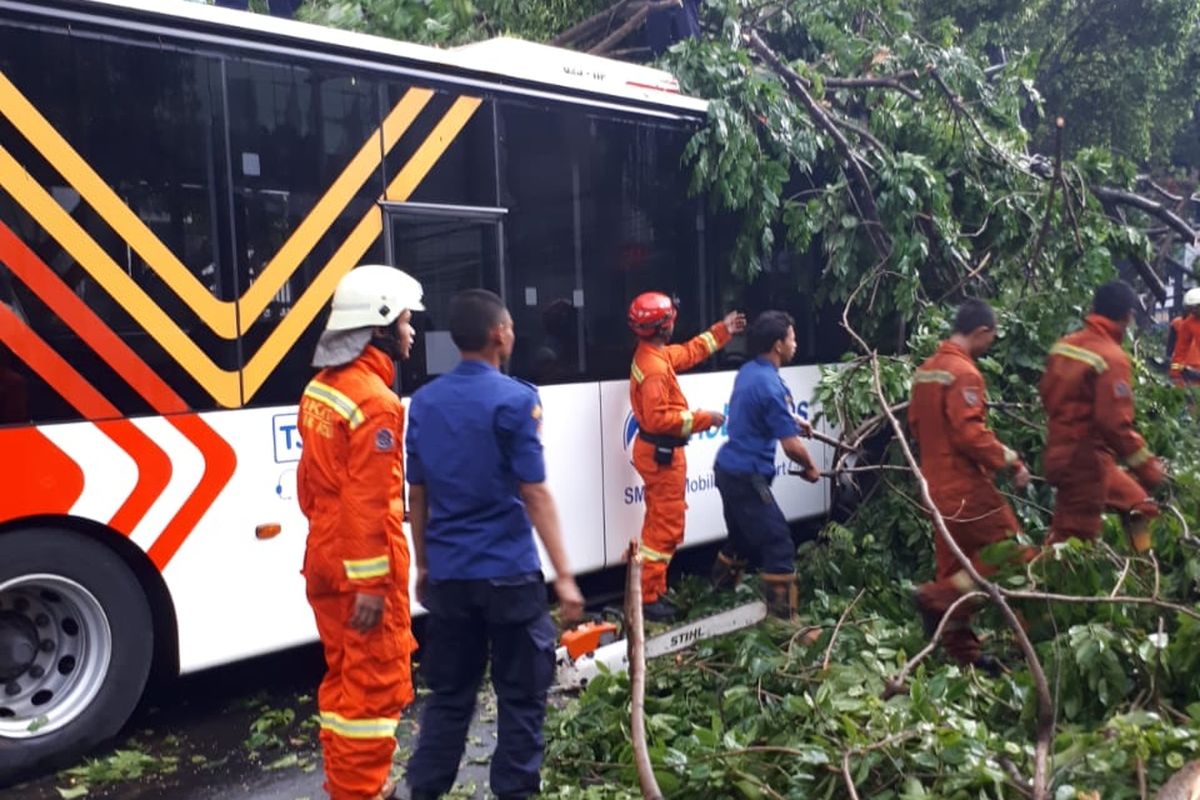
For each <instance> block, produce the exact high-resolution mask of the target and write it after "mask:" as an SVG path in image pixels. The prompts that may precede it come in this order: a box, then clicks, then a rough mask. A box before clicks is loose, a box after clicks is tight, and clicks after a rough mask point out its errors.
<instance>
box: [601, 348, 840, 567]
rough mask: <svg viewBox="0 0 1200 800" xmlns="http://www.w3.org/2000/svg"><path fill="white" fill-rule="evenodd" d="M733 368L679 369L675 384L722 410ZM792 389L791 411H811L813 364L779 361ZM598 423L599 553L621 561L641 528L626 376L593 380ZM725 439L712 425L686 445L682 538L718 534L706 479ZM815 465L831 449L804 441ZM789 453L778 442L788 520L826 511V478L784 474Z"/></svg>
mask: <svg viewBox="0 0 1200 800" xmlns="http://www.w3.org/2000/svg"><path fill="white" fill-rule="evenodd" d="M736 374H737V373H734V372H715V373H707V374H698V375H683V376H680V379H679V383H680V386H681V387H682V388H683V393H684V395H686V396H687V398H688V402H689V404H690V405H691V407H692V408H707V409H713V410H721V411H726V412H727V411H728V409H727V406H728V403H729V395H730V394H731V393H732V391H733V380H734V377H735V376H736ZM781 374H782V376H783V379H784V381H785V382H786V383H787V384H788V386H789V387H790V388H791V390H792V398H793V400H794V401H795V403H796V410H797V413H799V414H800V415H801V416H807V417H810V418H811V417H812V416H813V415H814V414H815V412H816V408H815V406H814V404H813V400H812V395H813V392H814V390H815V389H816V386H817V381H818V380H819V378H820V368H819V367H816V366H804V367H786V368H785V369H783V370H781ZM600 393H601V410H602V412H603V415H602V420H603V422H602V428H603V430H604V486H605V491H604V515H605V521H606V526H607V536H606V554H605V555H606V560H607V563H608V564H609V565H615V564H619V563H621V559H622V557H623V555H624V553H625V549H626V548H627V547H628V546H629V541H630V539H631V538H632V537H635V536H637V535H639V534H640V532H641V529H642V517H643V515H644V512H645V499H644V497H643V485H642V479H641V478H640V477H639V476H638V474H637V471H636V470H634V468H633V440H634V437H635V436H636V435H637V426H636V423H634V421H633V413H632V411H631V410H630V406H629V382H628V381H606V382H604V383H602V384H600ZM727 438H728V432H727V430H726V429H725V428H724V427H722V428H720V429H712V430H708V431H704V432H702V433H697V434H695V435H693V436H692V439H691V443H690V444H689V445H688V447H687V459H688V486H687V503H688V511H687V529H686V539H685V543H686V544H699V543H701V542H708V541H713V540H716V539H720V538H722V537H723V536H725V520H724V517H723V516H722V512H721V496H720V494H719V493H718V492H717V487H716V485H715V484H714V483H713V460H714V459H715V458H716V455H717V450H719V449H720V447H721V445H722V444H724V443H725V441H726V439H727ZM808 447H809V452H810V453H812V455H813V458H814V459H815V460H816V462H817V465H818V466H819V467H820V468H821V469H826V468H828V466H829V464H830V463H831V461H832V457H833V456H832V451H831V450H830V449H829V448H827V447H825V446H824V445H819V444H816V443H814V442H809V443H808ZM787 468H788V459H787V458H786V457H785V456H784V455H783V451H782V449H780V450H778V451H777V452H776V456H775V469H776V473H777V475H778V476H779V477H777V478H776V481H775V485H774V488H775V497H776V499H777V500H778V501H779V505H780V507H781V508H782V509H783V512H784V514H786V515H787V517H788V519H801V518H804V517H813V516H817V515H820V514H823V513H825V511H826V510H827V509H828V507H829V486H828V482H827V481H822V482H820V483H817V484H809V483H805V482H804V481H802V480H801V479H800V478H798V477H795V476H791V475H787V474H786V472H787Z"/></svg>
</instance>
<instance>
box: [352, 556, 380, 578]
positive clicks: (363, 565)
mask: <svg viewBox="0 0 1200 800" xmlns="http://www.w3.org/2000/svg"><path fill="white" fill-rule="evenodd" d="M342 566H343V567H345V568H346V577H347V578H349V579H350V580H352V581H365V580H368V579H370V578H382V577H384V576H385V575H387V574H388V570H389V564H388V557H387V556H378V557H376V558H359V559H355V560H352V561H351V560H347V561H343V562H342Z"/></svg>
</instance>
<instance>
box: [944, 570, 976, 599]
mask: <svg viewBox="0 0 1200 800" xmlns="http://www.w3.org/2000/svg"><path fill="white" fill-rule="evenodd" d="M950 585H951V586H953V587H954V588H955V589H957V590H958V593H959V594H967V593H968V592H973V591H975V589H976V588H977V587H976V586H975V581H973V580H971V576H970V575H968V574H967V571H966V570H965V569H960V570H959V571H958V572H956V573H954V574H953V575H951V576H950Z"/></svg>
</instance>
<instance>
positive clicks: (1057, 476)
mask: <svg viewBox="0 0 1200 800" xmlns="http://www.w3.org/2000/svg"><path fill="white" fill-rule="evenodd" d="M1046 472H1047V475H1046V477H1047V478H1048V479H1049V480H1050V482H1051V483H1052V484H1053V485H1054V488H1055V489H1056V490H1057V491H1056V493H1055V498H1054V519H1053V520H1052V522H1051V529H1052V531H1051V534H1050V536H1049V537H1047V538H1046V544H1054V543H1055V542H1065V541H1066V540H1067V539H1070V538H1072V537H1074V538H1077V539H1081V540H1083V541H1092V540H1094V539H1096V537H1098V536H1099V535H1100V530H1101V528H1102V527H1103V519H1102V517H1103V514H1104V511H1105V510H1106V509H1107V510H1111V511H1118V512H1121V513H1128V512H1131V511H1136V512H1137V513H1139V514H1141V515H1143V516H1146V517H1157V516H1158V514H1159V509H1158V504H1157V503H1155V502H1154V500H1153V499H1152V498H1150V497H1149V493H1148V492H1147V491H1146V489H1145V488H1143V487H1142V485H1141V484H1140V483H1138V482H1137V480H1136V479H1135V478H1134V477H1133V476H1132V475H1130V474H1129V473H1128V472H1126V471H1125V470H1123V469H1121V467H1120V466H1118V465H1117V462H1116V460H1115V459H1114V458H1113V457H1112V455H1110V454H1109V453H1108V452H1106V451H1103V450H1100V449H1098V448H1095V447H1089V446H1088V445H1087V444H1086V443H1085V444H1081V445H1080V446H1079V447H1078V448H1076V450H1075V452H1074V453H1072V454H1071V457H1070V459H1069V460H1068V461H1067V462H1066V463H1065V464H1063V465H1062V466H1061V467H1058V468H1056V469H1053V470H1051V469H1047V471H1046ZM1100 487H1103V488H1102V489H1101V488H1100Z"/></svg>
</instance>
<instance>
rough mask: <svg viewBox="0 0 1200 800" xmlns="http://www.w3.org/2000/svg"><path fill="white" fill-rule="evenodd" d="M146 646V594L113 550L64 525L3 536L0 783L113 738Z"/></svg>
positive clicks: (134, 695)
mask: <svg viewBox="0 0 1200 800" xmlns="http://www.w3.org/2000/svg"><path fill="white" fill-rule="evenodd" d="M153 650H154V626H153V621H152V618H151V615H150V607H149V604H148V603H147V602H146V596H145V593H144V592H143V591H142V587H141V584H140V583H139V582H138V580H137V578H136V577H135V575H134V574H133V571H132V570H130V568H129V567H128V566H127V565H126V564H125V562H124V561H122V560H121V558H120V557H119V556H118V555H117V554H116V553H114V552H113V551H112V550H110V549H109V548H107V547H105V546H104V545H102V544H101V543H99V542H97V541H96V540H95V539H91V538H89V537H87V536H83V535H81V534H79V533H76V532H74V531H69V530H63V529H52V528H41V529H36V530H20V531H15V532H12V533H7V534H2V535H0V786H5V785H8V784H11V783H13V782H15V781H16V780H18V779H21V778H27V777H29V776H31V775H34V774H36V773H38V772H42V771H45V770H47V769H49V768H51V767H55V766H59V765H61V764H63V763H64V762H66V761H68V760H70V759H72V758H75V757H78V756H79V755H80V754H81V753H84V752H86V751H88V750H90V749H91V748H93V747H95V746H96V745H97V744H99V743H101V742H103V741H105V740H107V739H110V738H112V737H113V736H115V735H116V734H117V732H118V731H120V730H121V727H122V726H123V725H124V724H125V723H126V721H128V719H129V717H130V715H131V714H132V713H133V710H134V708H135V707H136V706H137V703H138V701H139V699H140V698H141V696H142V691H143V690H144V689H145V686H146V680H147V677H148V676H149V673H150V664H151V660H152V656H153Z"/></svg>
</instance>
